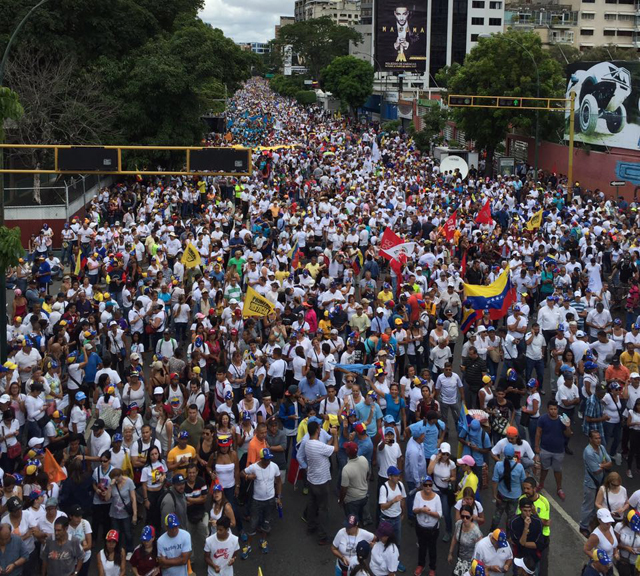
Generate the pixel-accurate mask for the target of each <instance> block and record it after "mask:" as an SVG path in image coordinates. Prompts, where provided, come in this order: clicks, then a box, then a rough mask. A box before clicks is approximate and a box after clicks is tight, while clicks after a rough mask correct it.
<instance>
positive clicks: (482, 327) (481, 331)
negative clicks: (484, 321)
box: [478, 326, 487, 334]
mask: <svg viewBox="0 0 640 576" xmlns="http://www.w3.org/2000/svg"><path fill="white" fill-rule="evenodd" d="M486 331H487V329H486V328H485V327H484V326H478V334H482V333H483V332H486Z"/></svg>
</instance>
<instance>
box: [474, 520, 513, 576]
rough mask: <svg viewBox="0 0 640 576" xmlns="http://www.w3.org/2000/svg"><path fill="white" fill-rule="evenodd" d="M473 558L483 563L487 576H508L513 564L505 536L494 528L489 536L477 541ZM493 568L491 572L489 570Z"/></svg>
mask: <svg viewBox="0 0 640 576" xmlns="http://www.w3.org/2000/svg"><path fill="white" fill-rule="evenodd" d="M473 558H474V559H475V560H480V561H481V562H483V563H484V565H485V567H486V570H487V576H501V575H502V574H508V573H509V571H510V569H511V565H512V564H513V552H512V551H511V546H509V541H508V540H507V534H506V533H505V532H504V531H503V530H500V528H496V529H495V530H494V531H493V532H491V534H489V535H488V536H485V537H484V538H483V539H482V540H480V541H478V543H477V544H476V547H475V550H474V551H473ZM491 568H493V570H491Z"/></svg>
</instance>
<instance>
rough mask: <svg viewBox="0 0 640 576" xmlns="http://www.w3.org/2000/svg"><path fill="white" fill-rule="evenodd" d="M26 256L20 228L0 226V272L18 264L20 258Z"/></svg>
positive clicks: (2, 272)
mask: <svg viewBox="0 0 640 576" xmlns="http://www.w3.org/2000/svg"><path fill="white" fill-rule="evenodd" d="M22 256H24V248H23V247H22V242H21V240H20V228H19V227H17V226H16V227H15V228H7V227H6V226H0V273H1V274H3V275H4V271H5V270H6V269H7V268H9V267H10V266H17V265H18V259H19V258H21V257H22Z"/></svg>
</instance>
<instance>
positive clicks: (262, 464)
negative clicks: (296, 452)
mask: <svg viewBox="0 0 640 576" xmlns="http://www.w3.org/2000/svg"><path fill="white" fill-rule="evenodd" d="M313 424H314V425H316V426H317V424H315V423H313ZM310 426H311V425H310ZM272 460H273V453H272V452H271V450H269V448H262V450H260V460H258V461H257V462H256V463H255V464H251V466H248V467H247V468H245V469H244V470H242V471H241V474H242V476H243V477H244V478H245V479H246V480H253V481H254V482H253V498H252V501H251V520H250V522H249V526H247V528H246V532H247V542H246V544H245V545H244V546H243V548H242V554H241V556H240V557H241V558H242V559H243V560H246V559H247V558H248V557H249V552H251V538H252V537H253V536H255V534H256V532H259V533H260V549H261V551H262V553H263V554H268V552H269V543H268V542H267V536H268V535H269V533H270V532H271V518H272V516H273V511H274V509H275V508H276V505H280V506H281V505H282V504H281V500H280V497H281V495H282V477H281V475H280V468H278V465H277V464H275V463H274V462H272Z"/></svg>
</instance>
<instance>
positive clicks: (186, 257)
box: [180, 242, 201, 268]
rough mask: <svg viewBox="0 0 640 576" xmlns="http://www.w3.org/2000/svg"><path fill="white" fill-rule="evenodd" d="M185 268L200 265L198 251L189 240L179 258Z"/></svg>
mask: <svg viewBox="0 0 640 576" xmlns="http://www.w3.org/2000/svg"><path fill="white" fill-rule="evenodd" d="M180 262H182V263H183V264H184V265H185V266H186V267H187V268H195V267H196V266H199V265H200V262H201V259H200V252H198V249H197V248H196V247H195V246H194V245H193V244H191V242H189V244H187V247H186V249H185V251H184V254H183V255H182V259H181V260H180Z"/></svg>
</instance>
